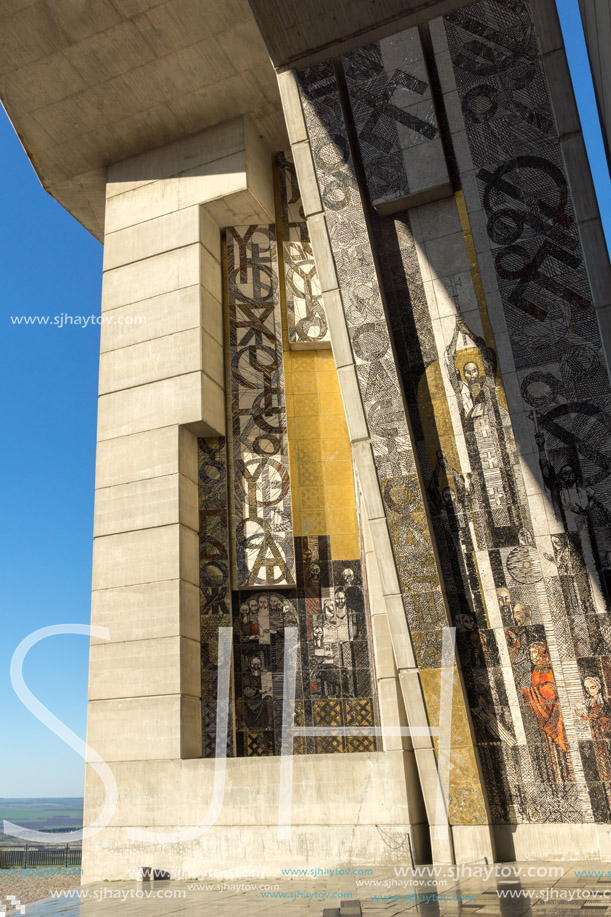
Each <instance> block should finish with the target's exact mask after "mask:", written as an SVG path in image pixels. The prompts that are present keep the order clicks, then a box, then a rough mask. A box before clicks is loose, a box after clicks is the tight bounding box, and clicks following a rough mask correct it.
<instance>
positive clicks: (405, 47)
mask: <svg viewBox="0 0 611 917" xmlns="http://www.w3.org/2000/svg"><path fill="white" fill-rule="evenodd" d="M342 60H343V65H344V73H345V77H346V85H347V89H348V95H349V98H350V103H351V108H352V116H353V119H354V126H355V129H356V132H357V135H358V138H359V146H360V151H361V157H362V160H363V166H364V168H365V175H366V182H367V188H368V191H369V197H370V199H371V202H372V204H373V206H374V207H376V208H377V209H378V210H379V211H380V212H389V211H390V210H391V209H392V210H395V211H396V210H398V209H401V208H404V207H407V206H412V204H413V203H415V200H416V196H417V195H419V196H420V197H422V196H423V195H424V194H425V193H426V194H427V197H428V199H430V198H431V197H432V196H433V192H434V190H435V189H437V194H436V195H434V196H437V197H438V196H439V194H440V193H441V194H448V193H449V191H450V185H449V177H448V170H447V168H446V161H445V156H444V151H443V147H442V144H441V138H440V136H439V126H438V124H437V116H436V114H435V108H434V106H433V98H432V94H431V88H430V85H429V83H430V80H429V75H428V72H427V67H426V63H425V60H424V52H423V50H422V43H421V41H420V36H419V34H418V29H417V28H412V29H406V30H405V31H403V32H399V33H398V34H396V35H392V36H391V37H389V38H384V39H382V40H381V41H376V42H373V43H372V44H369V45H366V46H365V47H363V48H359V49H357V50H356V51H352V52H351V53H350V54H347V55H345V56H344V57H343V58H342Z"/></svg>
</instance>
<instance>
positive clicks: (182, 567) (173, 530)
mask: <svg viewBox="0 0 611 917" xmlns="http://www.w3.org/2000/svg"><path fill="white" fill-rule="evenodd" d="M198 559H199V539H198V535H197V532H194V531H193V530H192V529H188V528H186V527H185V526H183V525H178V524H177V525H165V526H162V527H160V528H154V529H143V530H141V531H139V532H138V531H136V532H126V533H125V534H121V535H105V536H103V537H102V538H96V539H95V541H94V543H93V589H110V588H113V587H115V586H133V585H137V584H139V583H156V582H163V581H164V580H175V579H177V578H178V579H183V580H186V581H187V582H189V583H193V585H194V586H199V562H198Z"/></svg>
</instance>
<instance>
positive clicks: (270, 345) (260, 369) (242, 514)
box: [226, 226, 295, 587]
mask: <svg viewBox="0 0 611 917" xmlns="http://www.w3.org/2000/svg"><path fill="white" fill-rule="evenodd" d="M226 278H227V282H226V287H227V302H228V331H229V379H228V388H229V397H230V405H231V407H230V410H231V426H230V429H231V438H230V444H229V445H230V454H231V457H232V472H233V475H232V484H233V487H232V489H231V492H232V498H233V499H232V503H233V513H232V535H233V539H234V544H235V583H236V585H237V586H239V587H252V586H294V585H295V556H294V545H293V522H292V509H291V486H290V473H289V457H288V438H287V432H286V404H285V391H284V370H283V361H282V322H281V315H280V296H279V290H278V259H277V250H276V234H275V228H274V227H273V226H247V227H239V228H236V227H230V228H229V229H228V230H227V245H226Z"/></svg>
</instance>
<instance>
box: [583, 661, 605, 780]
mask: <svg viewBox="0 0 611 917" xmlns="http://www.w3.org/2000/svg"><path fill="white" fill-rule="evenodd" d="M583 690H584V693H585V705H584V709H583V711H582V712H581V713H578V714H577V715H578V716H579V718H580V719H582V720H583V721H584V722H586V723H589V726H590V729H591V731H592V741H593V744H594V753H595V755H596V763H597V764H598V772H599V774H600V779H601V780H603V781H606V782H609V781H611V754H610V752H611V708H610V707H609V702H608V700H607V699H606V697H605V695H604V692H603V685H602V681H601V679H600V678H598V677H597V676H595V675H589V676H588V677H587V678H584V680H583Z"/></svg>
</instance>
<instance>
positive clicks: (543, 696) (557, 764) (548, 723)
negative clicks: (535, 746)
mask: <svg viewBox="0 0 611 917" xmlns="http://www.w3.org/2000/svg"><path fill="white" fill-rule="evenodd" d="M529 650H530V658H531V660H532V664H533V670H532V686H531V687H530V688H522V697H523V699H524V703H525V704H527V705H528V706H529V707H530V709H531V710H532V712H533V715H534V717H535V719H536V721H537V725H538V726H539V729H540V730H541V732H542V734H543V736H544V738H545V743H546V746H547V752H548V760H549V763H550V769H551V774H550V777H551V779H552V780H553V781H554V783H562V782H563V781H565V780H573V779H574V775H573V770H572V767H571V759H570V753H569V748H568V744H567V738H566V732H565V729H564V722H563V719H562V710H561V709H560V704H559V702H558V692H557V690H556V681H555V679H554V673H553V671H552V663H551V659H550V658H549V650H548V648H547V644H546V643H544V642H541V643H532V644H531V645H530V647H529Z"/></svg>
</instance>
